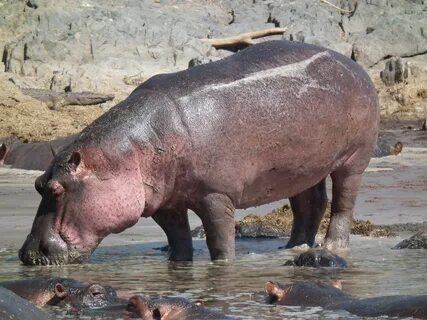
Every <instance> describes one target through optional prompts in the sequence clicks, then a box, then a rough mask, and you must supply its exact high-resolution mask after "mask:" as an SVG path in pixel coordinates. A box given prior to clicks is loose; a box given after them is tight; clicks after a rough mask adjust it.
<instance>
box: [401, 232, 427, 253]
mask: <svg viewBox="0 0 427 320" xmlns="http://www.w3.org/2000/svg"><path fill="white" fill-rule="evenodd" d="M393 249H427V232H426V231H423V232H418V233H416V234H414V235H413V236H412V237H410V238H409V239H405V240H403V241H401V242H399V243H398V244H396V246H394V247H393Z"/></svg>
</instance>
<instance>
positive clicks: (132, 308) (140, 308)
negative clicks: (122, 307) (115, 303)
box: [126, 296, 150, 319]
mask: <svg viewBox="0 0 427 320" xmlns="http://www.w3.org/2000/svg"><path fill="white" fill-rule="evenodd" d="M126 311H128V312H130V313H132V314H133V315H137V316H139V317H141V318H142V319H150V317H149V316H150V308H149V306H148V300H147V299H144V298H143V297H141V296H133V297H131V298H130V299H129V302H128V305H127V307H126Z"/></svg>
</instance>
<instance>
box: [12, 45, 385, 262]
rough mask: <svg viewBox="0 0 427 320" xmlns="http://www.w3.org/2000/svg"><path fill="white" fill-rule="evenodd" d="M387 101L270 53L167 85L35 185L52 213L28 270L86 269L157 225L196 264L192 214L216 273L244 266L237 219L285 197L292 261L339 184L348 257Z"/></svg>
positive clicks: (355, 70) (252, 50)
mask: <svg viewBox="0 0 427 320" xmlns="http://www.w3.org/2000/svg"><path fill="white" fill-rule="evenodd" d="M378 121H379V108H378V98H377V93H376V90H375V87H374V86H373V84H372V82H371V80H370V79H369V77H368V75H367V74H366V72H365V71H364V70H363V69H362V67H360V66H359V65H358V64H356V63H355V62H354V61H352V60H350V59H348V58H346V57H345V56H343V55H341V54H339V53H337V52H334V51H332V50H328V49H325V48H321V47H318V46H313V45H308V44H304V43H297V42H288V41H271V42H265V43H261V44H257V45H254V46H252V47H249V48H247V49H245V50H242V51H241V52H239V53H237V54H234V55H232V56H230V57H228V58H225V59H223V60H220V61H217V62H214V63H209V64H205V65H201V66H197V67H194V68H191V69H188V70H185V71H181V72H177V73H172V74H161V75H157V76H154V77H152V78H150V79H149V80H147V81H146V82H144V83H143V84H142V85H141V86H139V87H138V88H137V89H135V90H134V91H133V92H132V94H131V95H130V96H129V97H128V98H127V99H126V100H124V101H123V102H121V103H119V104H118V105H117V106H115V107H114V108H112V109H110V110H109V111H108V112H107V113H105V114H104V115H102V116H101V117H100V118H98V119H97V120H95V121H94V122H93V123H92V124H90V125H89V126H88V127H87V128H85V129H84V130H83V131H82V133H81V134H80V135H79V136H78V137H77V138H76V140H75V141H74V143H72V144H70V145H69V146H68V147H66V148H65V149H64V150H62V151H61V152H60V153H59V154H58V155H57V156H56V157H55V160H54V161H53V163H52V164H51V165H50V166H49V168H48V169H47V170H46V172H45V173H44V175H42V176H41V177H39V178H38V179H37V181H36V188H37V190H38V191H39V192H40V194H41V195H42V200H41V203H40V206H39V209H38V211H37V215H36V217H35V220H34V223H33V227H32V230H31V233H30V234H29V236H28V237H27V240H26V241H25V243H24V244H23V246H22V248H21V250H20V253H19V256H20V259H21V260H22V261H23V262H24V263H26V264H54V263H75V262H81V261H82V260H84V259H85V258H87V257H88V256H89V255H90V254H91V253H92V251H93V250H94V249H95V248H96V247H97V245H98V244H99V243H100V242H101V240H102V239H103V238H104V237H106V236H107V235H108V234H110V233H119V232H122V231H123V230H124V229H126V228H129V227H131V226H132V225H134V224H135V223H136V222H137V221H138V219H139V218H140V217H141V216H143V217H152V218H153V219H154V220H155V221H156V222H157V223H158V224H159V225H160V226H161V227H162V229H163V230H164V231H165V233H166V235H167V238H168V242H169V245H170V248H171V254H170V259H171V260H191V259H192V254H193V250H192V239H191V232H190V227H189V223H188V217H187V209H191V210H193V211H194V212H195V213H196V214H197V215H198V216H199V217H200V218H201V220H202V223H203V226H204V229H205V231H206V241H207V245H208V248H209V251H210V255H211V258H212V259H231V258H233V257H234V254H235V252H234V248H235V246H234V241H235V223H234V212H235V209H236V208H248V207H252V206H258V205H262V204H265V203H269V202H272V201H276V200H279V199H283V198H286V197H289V198H290V202H291V205H292V209H293V212H294V225H293V229H292V234H291V238H290V241H289V243H288V247H293V246H296V245H300V244H303V243H307V244H308V245H310V246H312V245H313V243H314V238H315V235H316V233H317V229H318V226H319V223H320V220H321V218H322V215H323V212H324V210H325V208H326V203H327V196H326V187H325V179H326V177H327V176H328V175H331V177H332V181H333V187H332V188H333V198H332V212H331V219H330V224H329V229H328V232H327V234H326V238H325V245H326V247H328V248H334V247H347V246H348V242H349V232H350V227H351V221H352V213H353V207H354V203H355V200H356V195H357V192H358V189H359V186H360V182H361V177H362V173H363V171H364V170H365V168H366V167H367V165H368V163H369V160H370V158H371V154H372V152H373V149H374V146H375V142H376V139H377V133H378Z"/></svg>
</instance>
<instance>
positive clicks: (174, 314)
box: [126, 295, 231, 320]
mask: <svg viewBox="0 0 427 320" xmlns="http://www.w3.org/2000/svg"><path fill="white" fill-rule="evenodd" d="M126 311H127V312H128V313H129V315H130V316H133V317H135V316H136V317H139V318H141V319H144V320H155V319H156V320H157V319H158V320H192V319H194V320H196V319H218V320H219V319H231V318H229V317H226V316H225V315H223V314H221V313H219V312H215V311H211V310H208V309H207V308H204V307H202V306H200V305H197V304H195V303H191V302H190V301H188V300H187V299H184V298H175V297H162V298H152V299H148V298H144V297H141V296H138V295H136V296H133V297H131V298H130V299H129V302H128V305H127V307H126Z"/></svg>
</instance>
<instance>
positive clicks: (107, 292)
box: [0, 276, 117, 309]
mask: <svg viewBox="0 0 427 320" xmlns="http://www.w3.org/2000/svg"><path fill="white" fill-rule="evenodd" d="M0 287H4V288H6V289H9V290H11V291H13V292H14V293H15V294H17V295H19V296H20V297H22V298H24V299H26V300H29V301H31V302H32V303H34V304H36V305H38V306H44V305H58V304H63V303H66V304H69V305H72V306H73V307H76V308H79V309H80V308H91V309H96V308H103V307H106V306H109V305H111V304H114V303H116V301H117V295H116V292H115V291H114V289H113V288H111V287H109V286H101V285H100V284H97V283H94V284H85V283H82V282H80V281H78V280H75V279H69V278H58V277H49V276H44V277H37V278H31V279H23V280H15V281H6V282H0Z"/></svg>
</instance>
